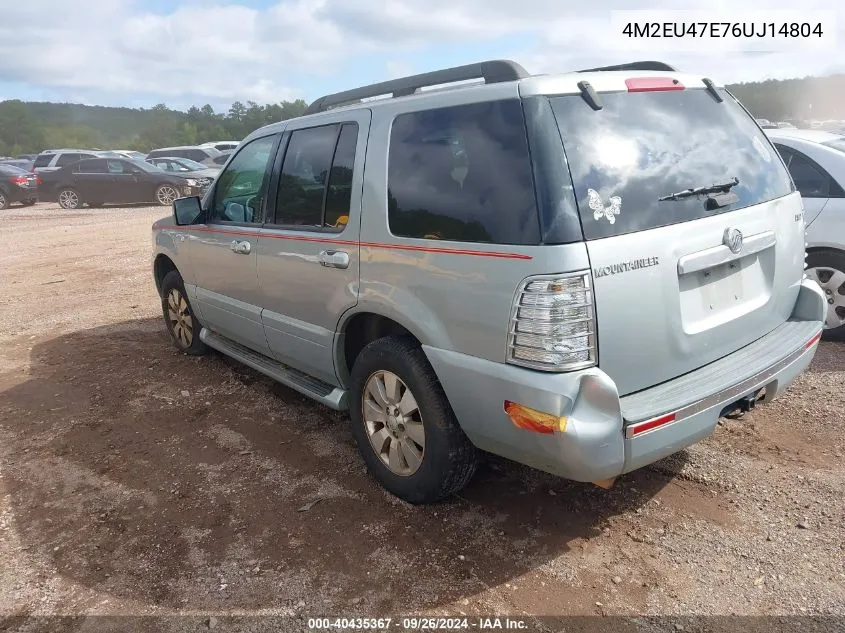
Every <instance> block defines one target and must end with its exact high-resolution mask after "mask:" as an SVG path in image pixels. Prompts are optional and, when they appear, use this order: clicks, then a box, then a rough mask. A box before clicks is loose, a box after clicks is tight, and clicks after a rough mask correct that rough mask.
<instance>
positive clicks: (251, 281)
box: [181, 134, 279, 355]
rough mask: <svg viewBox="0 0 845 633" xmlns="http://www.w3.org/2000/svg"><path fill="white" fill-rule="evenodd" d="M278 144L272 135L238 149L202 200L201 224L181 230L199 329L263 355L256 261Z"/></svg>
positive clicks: (265, 342)
mask: <svg viewBox="0 0 845 633" xmlns="http://www.w3.org/2000/svg"><path fill="white" fill-rule="evenodd" d="M278 142H279V135H278V134H273V135H270V136H264V137H261V138H257V139H254V140H252V141H250V142H249V143H247V144H246V145H244V146H243V147H242V148H241V149H240V151H239V152H238V154H237V156H235V157H234V158H233V159H232V161H231V162H230V163H229V165H228V166H227V167H226V169H225V170H224V171H223V172H222V173H221V174H220V176H219V178H218V179H217V181H216V183H215V188H214V191H213V192H211V194H210V195H209V196H207V197H206V199H205V205H206V206H207V208H205V209H204V210H203V216H204V217H205V219H206V222H205V223H204V224H197V225H191V226H186V227H181V228H182V229H184V233H185V236H186V239H185V242H184V245H185V247H186V251H187V252H188V253H189V255H188V256H189V258H190V262H191V268H192V269H193V273H194V279H193V281H194V284H195V288H192V289H188V293H189V296H190V295H192V296H191V300H192V303H193V304H194V306H195V308H196V309H197V311H198V312H199V316H200V320H201V321H202V323H203V325H204V326H205V327H207V328H209V329H210V330H212V331H215V332H219V333H220V334H222V335H224V336H226V337H228V338H230V339H232V340H234V341H236V342H238V343H240V344H242V345H245V346H247V347H249V348H251V349H253V350H255V351H257V352H261V353H263V354H268V355H269V353H270V350H269V348H268V346H267V339H266V338H265V336H264V326H263V324H262V322H261V307H260V306H261V303H260V300H259V296H258V277H257V272H256V261H257V256H258V235H259V229H260V227H261V224H262V222H263V219H264V212H265V201H266V197H267V196H266V193H267V189H268V184H269V180H270V167H271V163H272V160H273V158H274V157H275V155H276V148H277V147H278ZM192 290H193V292H192Z"/></svg>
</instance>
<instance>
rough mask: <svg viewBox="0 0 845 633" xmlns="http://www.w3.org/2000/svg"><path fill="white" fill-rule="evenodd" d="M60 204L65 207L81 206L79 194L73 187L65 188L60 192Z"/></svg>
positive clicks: (74, 207)
mask: <svg viewBox="0 0 845 633" xmlns="http://www.w3.org/2000/svg"><path fill="white" fill-rule="evenodd" d="M59 205H60V206H61V207H62V208H63V209H76V208H78V207H79V195H78V194H77V193H76V192H75V191H73V190H72V189H65V190H63V191H62V192H60V193H59Z"/></svg>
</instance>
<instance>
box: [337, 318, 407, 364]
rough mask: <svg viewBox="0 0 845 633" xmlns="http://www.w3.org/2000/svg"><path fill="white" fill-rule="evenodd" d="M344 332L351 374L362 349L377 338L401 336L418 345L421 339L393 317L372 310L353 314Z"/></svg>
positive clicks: (347, 362)
mask: <svg viewBox="0 0 845 633" xmlns="http://www.w3.org/2000/svg"><path fill="white" fill-rule="evenodd" d="M344 333H345V335H346V336H345V337H344V350H343V351H344V359H345V361H346V368H347V370H348V371H349V373H350V374H351V373H352V366H353V365H354V364H355V359H356V358H358V354H360V353H361V350H362V349H364V348H365V347H366V346H367V345H368V344H370V343H372V342H373V341H375V340H377V339H380V338H382V337H384V336H400V337H403V338H410V339H411V340H413V341H414V343H416V344H417V345H419V344H420V341H419V339H417V337H415V336H414V335H413V334H411V332H409V331H408V329H407V328H405V327H403V326H402V325H400V324H399V323H397V322H396V321H394V320H393V319H389V318H387V317H386V316H382V315H380V314H374V313H372V312H362V313H360V314H356V315H355V316H353V317H352V318H351V319H350V320H349V323H347V324H346V328H345V329H344Z"/></svg>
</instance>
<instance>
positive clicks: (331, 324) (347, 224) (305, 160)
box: [258, 110, 370, 384]
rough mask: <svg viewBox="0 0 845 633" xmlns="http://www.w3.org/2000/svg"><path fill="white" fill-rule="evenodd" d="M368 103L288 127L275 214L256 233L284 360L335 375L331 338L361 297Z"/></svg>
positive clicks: (269, 311)
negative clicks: (317, 121)
mask: <svg viewBox="0 0 845 633" xmlns="http://www.w3.org/2000/svg"><path fill="white" fill-rule="evenodd" d="M369 129H370V111H369V110H356V111H354V112H347V113H345V114H338V115H336V117H334V118H333V119H332V118H328V117H326V118H324V119H322V121H321V124H320V125H319V126H314V125H313V124H312V125H311V126H310V127H309V126H307V124H306V123H305V122H300V123H299V124H298V125H296V126H293V127H289V128H288V133H287V134H286V143H283V146H284V147H283V150H284V151H281V150H280V152H279V157H278V159H277V161H276V168H275V169H274V170H273V173H274V174H280V176H279V178H278V182H275V179H274V183H273V184H274V186H275V189H276V192H277V193H276V196H275V199H274V200H275V215H274V217H273V218H272V219H271V218H268V223H267V224H265V226H264V229H263V230H262V234H261V239H260V240H259V253H258V283H259V289H260V291H261V301H262V305H263V307H264V311H263V313H262V319H263V321H264V329H265V333H266V335H267V342H268V344H269V345H270V349H271V351H272V353H273V355H274V356H275V357H276V358H277V359H278V360H280V361H281V362H283V363H285V364H287V365H290V366H292V367H295V368H297V369H299V370H300V371H304V372H306V373H308V374H311V375H312V376H316V377H318V378H320V379H322V380H324V381H326V382H329V383H332V384H338V383H337V376H336V373H335V369H334V360H333V354H332V349H333V341H334V334H335V330H336V329H337V324H338V321H339V319H340V316H341V315H342V314H343V313H344V312H345V311H346V310H347V309H349V308H350V307H352V306H354V305H355V304H356V303H357V301H358V271H359V257H358V252H359V245H358V239H359V234H360V233H359V232H360V223H361V196H362V189H363V185H364V155H365V153H366V148H367V137H368V134H369Z"/></svg>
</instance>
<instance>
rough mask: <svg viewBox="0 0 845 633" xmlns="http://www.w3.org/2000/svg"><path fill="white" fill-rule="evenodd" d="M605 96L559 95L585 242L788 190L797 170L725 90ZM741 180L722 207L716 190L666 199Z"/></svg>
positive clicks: (555, 101)
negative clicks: (595, 103)
mask: <svg viewBox="0 0 845 633" xmlns="http://www.w3.org/2000/svg"><path fill="white" fill-rule="evenodd" d="M720 93H721V95H722V97H723V98H724V101H722V102H721V103H720V102H717V101H716V100H715V99H714V98H713V96H712V95H711V94H710V93H708V92H707V91H706V90H704V89H700V90H699V89H693V90H683V91H666V92H640V93H628V92H618V93H601V94H600V98H601V102H602V104H603V108H602V109H601V110H593V109H592V108H591V107H590V106H589V105H588V104H587V102H586V101H585V100H584V99H583V98H581V97H580V96H565V97H554V98H552V99H551V103H552V109H553V110H554V113H555V118H556V119H557V123H558V126H559V128H560V132H561V137H562V138H563V144H564V148H565V151H566V157H567V161H568V163H569V169H570V173H571V175H572V182H573V184H574V187H575V196H576V198H577V200H578V210H579V213H580V215H581V222H582V225H583V228H584V236H585V237H586V239H588V240H589V239H598V238H603V237H611V236H614V235H621V234H624V233H632V232H635V231H644V230H647V229H651V228H656V227H659V226H666V225H669V224H676V223H678V222H689V221H691V220H697V219H699V218H703V217H706V216H709V215H714V214H717V213H724V212H726V211H733V210H736V209H741V208H744V207H748V206H751V205H755V204H759V203H762V202H766V201H768V200H773V199H775V198H779V197H781V196H785V195H787V194H789V193H790V192H791V191H792V183H791V181H790V178H789V174H788V173H787V171H786V169H785V168H784V166H783V164H782V163H781V161H780V159H779V157H778V155H777V153H776V151H775V149H774V148H773V147H772V145H771V143H770V142H769V140H768V139H767V138H766V137H765V136H764V135H763V133H762V132H761V131H760V130H759V129H758V127H757V126H756V125H755V123H754V120H753V119H752V118H751V117H750V116H748V114H746V113H745V111H744V110H743V109H742V107H740V105H739V104H737V103H736V102H735V101H734V100H733V99H732V98H731V97H730V96H729V95H728V94H727V93H726V92H724V91H720ZM734 178H737V179H739V183H738V184H737V185H735V186H734V187H733V188H732V189H731V190H730V191H731V193H733V194H736V196H735V198H733V197H732V198H733V199H734V201H733V202H730V203H729V204H724V200H723V201H722V205H723V206H717V205H714V204H712V203H708V200H707V198H708V196H693V197H688V198H682V199H678V200H666V201H659V198H662V197H664V196H667V195H670V194H673V193H677V192H681V191H683V190H686V189H691V188H698V187H709V186H711V185H714V184H723V183H727V182H730V181H732V180H733V179H734Z"/></svg>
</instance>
